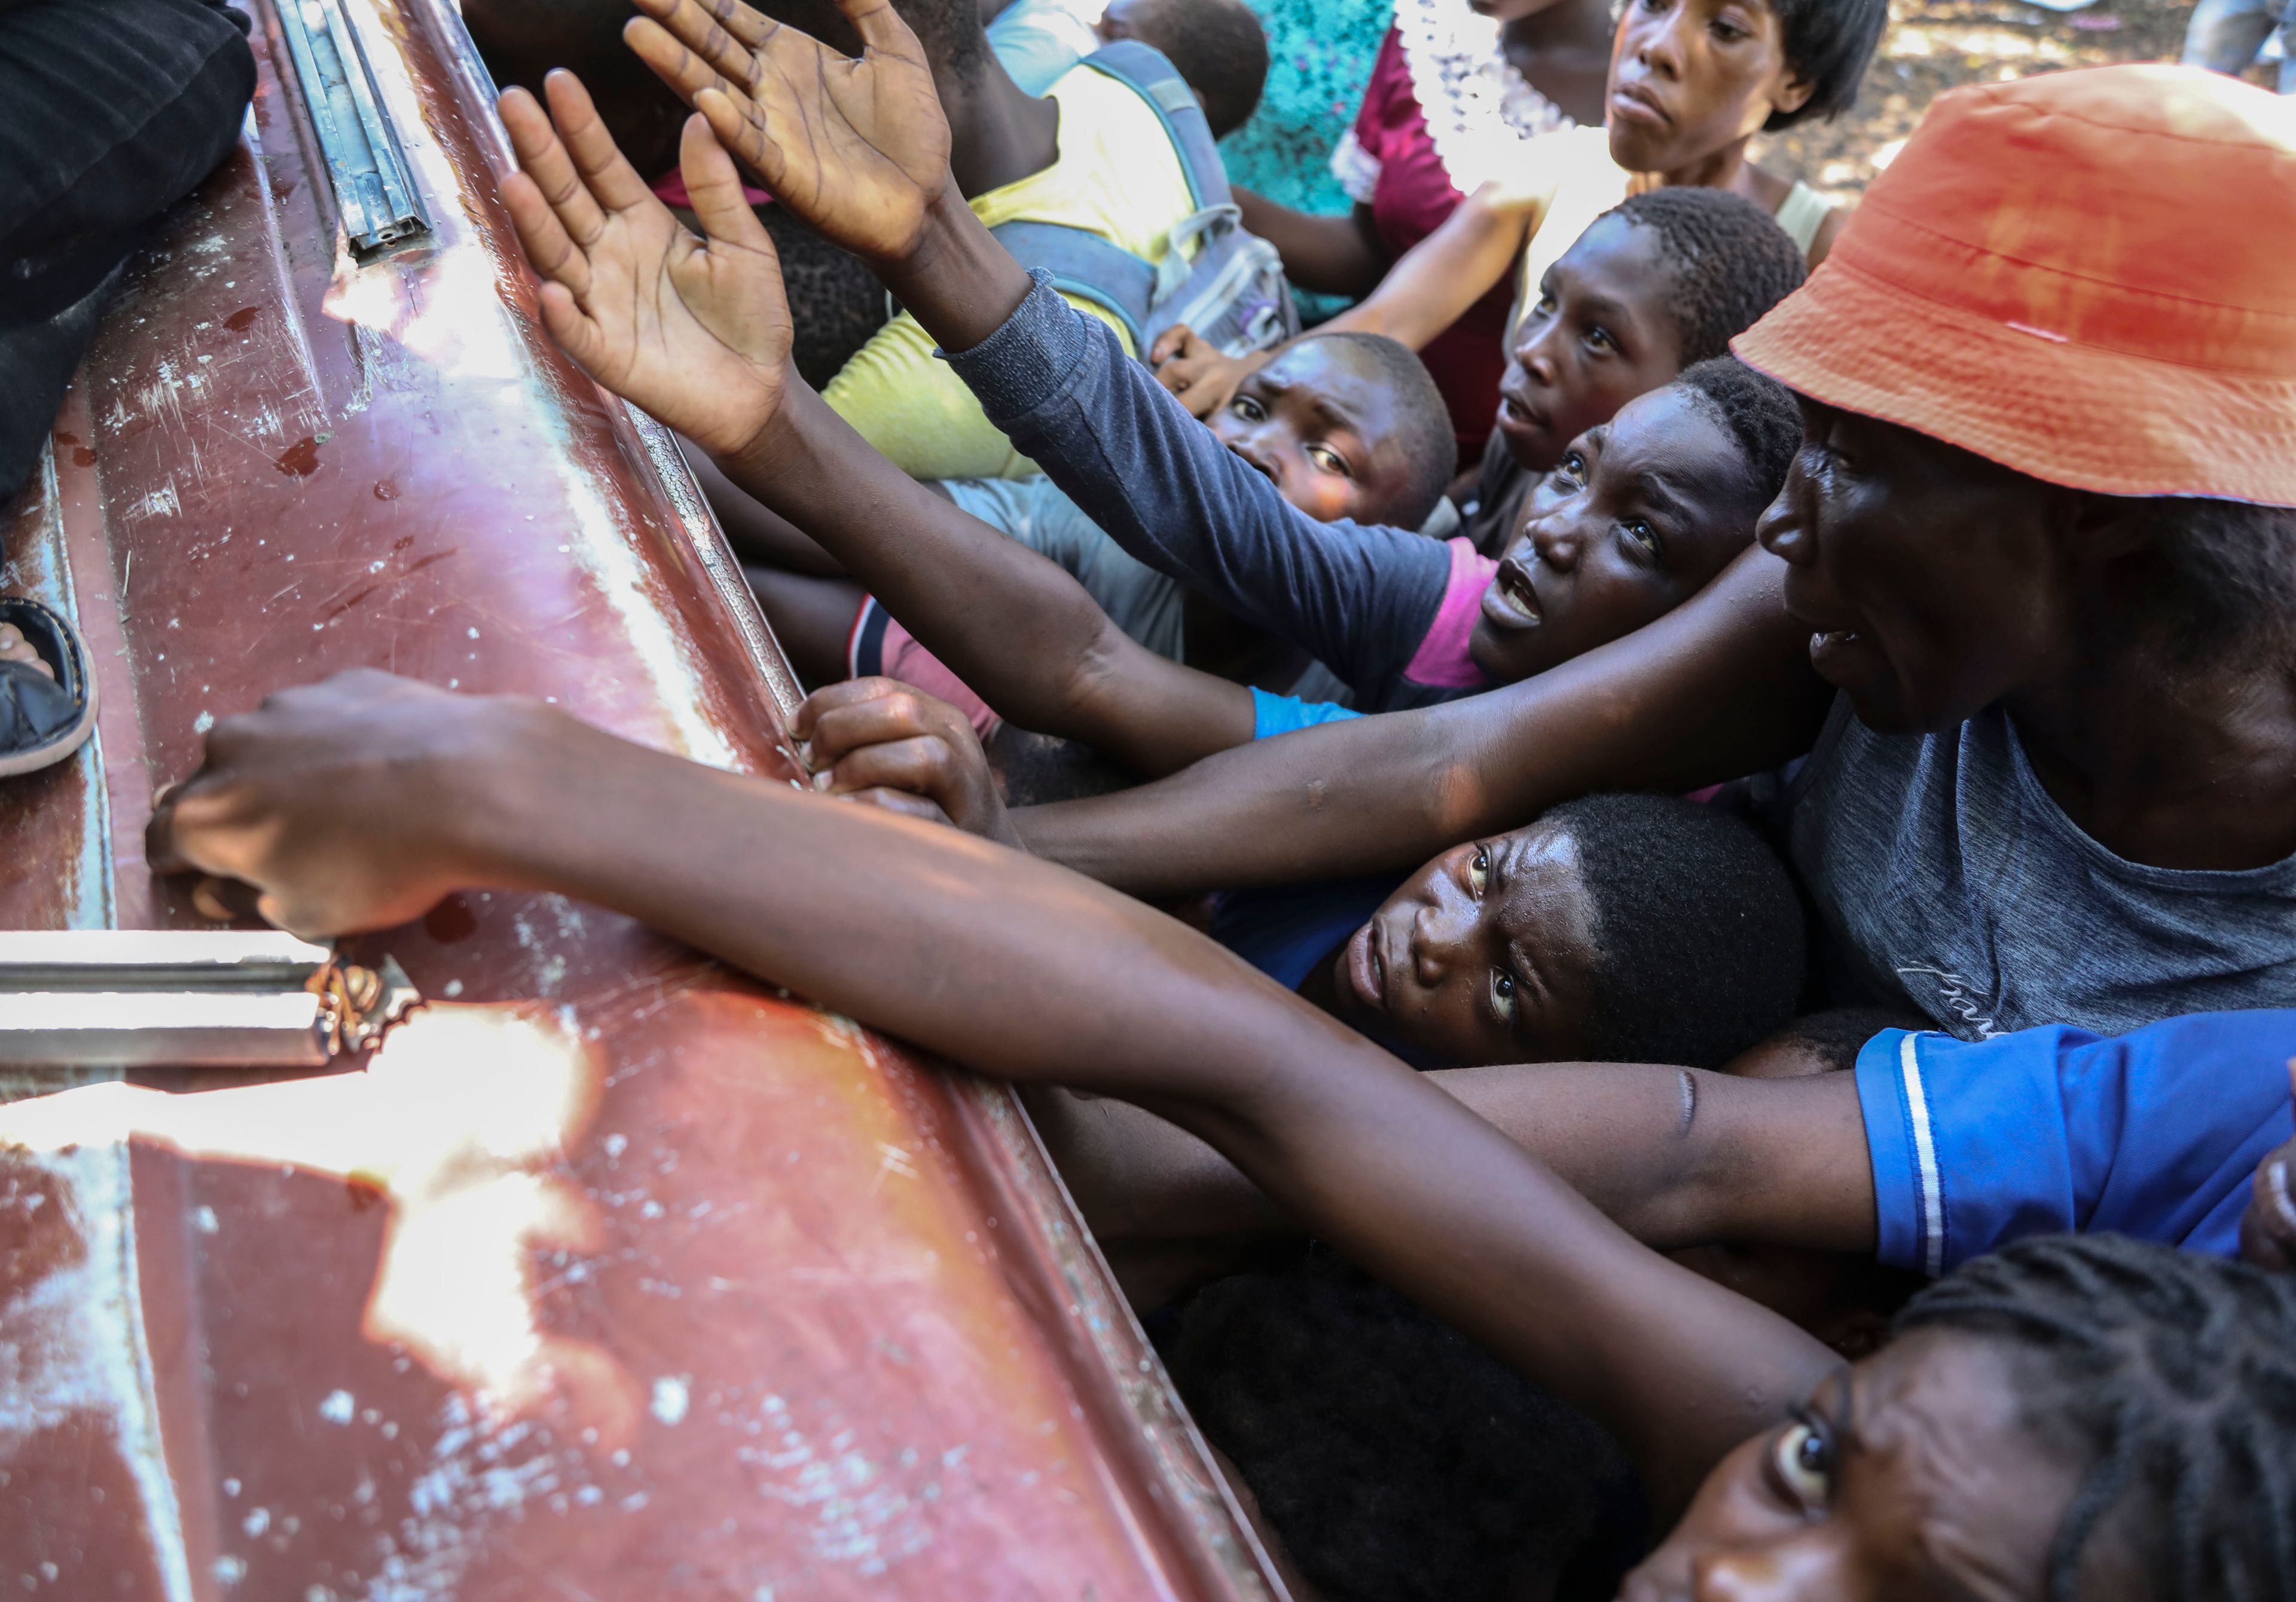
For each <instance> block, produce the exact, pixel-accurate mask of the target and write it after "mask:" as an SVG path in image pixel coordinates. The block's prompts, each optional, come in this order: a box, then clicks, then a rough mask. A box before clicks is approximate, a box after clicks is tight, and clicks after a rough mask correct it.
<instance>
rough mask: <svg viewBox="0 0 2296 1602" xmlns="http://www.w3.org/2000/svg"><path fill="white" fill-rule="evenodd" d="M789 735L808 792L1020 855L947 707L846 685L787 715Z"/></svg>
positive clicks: (979, 759) (967, 732) (890, 685)
mask: <svg viewBox="0 0 2296 1602" xmlns="http://www.w3.org/2000/svg"><path fill="white" fill-rule="evenodd" d="M796 732H797V735H798V738H799V739H800V740H808V741H809V742H810V748H811V752H812V760H813V767H814V778H813V782H814V788H815V789H819V790H823V791H824V792H826V793H827V794H830V795H832V796H843V797H847V798H849V799H850V800H855V801H865V802H868V803H870V804H871V805H876V806H881V807H884V808H885V809H886V810H887V811H889V812H897V813H905V814H906V815H907V816H909V817H913V818H924V819H928V820H930V821H933V822H936V823H952V824H954V825H955V826H956V827H957V828H959V829H962V830H964V831H965V832H966V833H968V834H977V835H980V836H982V837H983V838H988V839H991V840H995V841H996V842H998V843H999V844H1000V845H1005V846H1013V847H1014V848H1015V849H1017V850H1026V849H1027V847H1026V846H1023V845H1022V844H1021V838H1020V836H1019V835H1018V834H1017V833H1015V832H1014V830H1013V824H1012V820H1011V819H1010V817H1009V816H1008V815H1007V814H1006V813H1005V801H1004V797H1001V796H999V795H998V794H997V793H996V780H995V779H994V778H993V777H992V776H991V775H990V773H989V772H988V756H987V754H986V753H984V752H983V751H982V750H981V748H980V740H978V739H976V738H975V737H974V735H973V732H972V724H970V723H967V722H965V719H964V714H963V713H962V712H959V711H958V710H957V709H956V708H955V707H952V706H950V705H949V704H948V703H947V702H946V701H942V700H937V699H934V698H933V697H931V696H930V695H927V694H925V693H924V692H923V691H921V690H912V689H910V688H909V687H908V686H907V685H906V684H902V683H898V682H895V681H894V680H891V679H874V678H873V679H849V680H847V681H846V682H844V683H841V684H832V685H829V686H828V687H826V688H825V689H822V690H818V691H815V692H814V693H813V695H812V696H811V697H809V698H808V699H807V701H806V703H805V705H803V706H802V707H799V708H798V709H797V719H796Z"/></svg>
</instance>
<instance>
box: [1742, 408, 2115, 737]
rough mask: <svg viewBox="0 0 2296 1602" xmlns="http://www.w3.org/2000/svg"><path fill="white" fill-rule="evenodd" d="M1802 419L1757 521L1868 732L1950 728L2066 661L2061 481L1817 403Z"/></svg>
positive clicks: (2067, 593) (1799, 614)
mask: <svg viewBox="0 0 2296 1602" xmlns="http://www.w3.org/2000/svg"><path fill="white" fill-rule="evenodd" d="M1802 429H1803V445H1802V449H1801V453H1800V455H1798V456H1797V457H1795V459H1794V465H1793V470H1792V472H1790V473H1789V474H1787V476H1786V483H1785V487H1784V490H1782V491H1781V492H1780V493H1779V495H1778V498H1777V499H1776V500H1775V502H1773V503H1771V505H1770V508H1769V510H1768V511H1766V512H1764V513H1763V514H1762V518H1761V522H1760V524H1759V527H1758V529H1757V531H1756V532H1757V534H1758V536H1759V538H1760V540H1761V542H1762V544H1763V545H1764V546H1766V547H1767V548H1768V549H1769V550H1770V551H1772V552H1775V554H1777V555H1778V556H1781V557H1783V558H1784V559H1785V561H1786V563H1787V570H1786V584H1785V593H1786V610H1787V611H1788V612H1789V613H1791V614H1792V617H1794V618H1795V620H1796V621H1798V622H1800V623H1802V624H1806V625H1808V628H1809V630H1810V642H1809V659H1810V665H1811V666H1813V667H1815V668H1816V670H1817V672H1818V674H1819V676H1821V677H1823V678H1824V679H1825V681H1826V682H1828V683H1830V684H1833V685H1835V686H1837V687H1838V688H1840V689H1841V690H1843V691H1848V693H1849V699H1850V701H1851V702H1852V703H1853V704H1854V705H1855V706H1856V707H1857V715H1858V717H1859V718H1860V719H1861V720H1863V721H1864V722H1865V723H1866V725H1867V726H1868V727H1869V728H1873V729H1876V730H1879V731H1881V732H1884V733H1923V732H1936V731H1939V730H1942V729H1949V728H1951V727H1953V726H1954V725H1955V724H1956V723H1960V722H1962V721H1963V720H1964V719H1966V718H1968V717H1971V716H1972V715H1975V714H1976V713H1978V712H1979V711H1980V710H1982V709H1983V708H1984V707H1988V706H1989V705H1991V704H1992V703H1993V702H1995V701H1997V700H1999V699H2001V698H2002V697H2003V696H2005V695H2007V694H2009V693H2010V692H2012V691H2015V690H2017V689H2019V688H2020V687H2021V686H2024V685H2028V684H2032V683H2035V682H2041V681H2042V680H2044V679H2046V678H2048V677H2050V676H2052V675H2054V674H2057V673H2060V672H2062V670H2063V668H2064V667H2065V666H2067V665H2068V664H2069V663H2070V662H2071V659H2072V657H2073V650H2074V646H2073V642H2074V641H2075V639H2076V637H2077V634H2078V622H2079V619H2078V617H2077V616H2076V614H2077V613H2078V611H2079V589H2078V586H2077V584H2076V583H2075V579H2074V575H2073V572H2072V567H2073V564H2072V561H2071V551H2070V547H2069V544H2068V542H2067V541H2066V539H2065V538H2064V536H2063V534H2062V528H2063V527H2064V524H2063V519H2062V518H2061V517H2059V516H2057V515H2054V514H2055V513H2056V512H2057V511H2060V510H2061V507H2060V504H2059V503H2060V501H2061V498H2062V495H2063V494H2064V493H2065V492H2062V491H2059V490H2056V489H2055V488H2054V486H2049V485H2046V484H2043V483H2041V482H2039V481H2038V479H2033V478H2027V477H2025V476H2024V475H2023V474H2021V473H2018V472H2014V471H2013V470H2010V469H2008V468H2005V467H2002V466H1999V465H1997V463H1994V462H1988V461H1986V460H1984V459H1983V458H1982V457H1980V456H1977V455H1974V454H1972V453H1970V452H1967V451H1964V450H1960V449H1957V448H1956V447H1955V446H1953V445H1946V444H1944V443H1943V442H1941V441H1939V440H1935V439H1931V438H1930V437H1928V436H1927V435H1924V434H1918V433H1915V431H1914V430H1913V429H1905V428H1899V427H1898V426H1897V425H1896V424H1894V423H1886V422H1882V421H1877V420H1875V419H1873V418H1870V417H1861V416H1858V415H1857V414H1856V413H1849V412H1841V411H1836V410H1834V409H1833V407H1830V406H1822V405H1817V404H1816V402H1814V401H1808V400H1805V401H1804V402H1803V404H1802Z"/></svg>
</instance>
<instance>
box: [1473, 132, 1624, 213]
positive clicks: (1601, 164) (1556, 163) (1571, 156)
mask: <svg viewBox="0 0 2296 1602" xmlns="http://www.w3.org/2000/svg"><path fill="white" fill-rule="evenodd" d="M1627 178H1628V175H1627V172H1626V169H1625V168H1621V167H1620V166H1619V164H1618V163H1617V162H1615V161H1613V160H1611V137H1610V135H1609V134H1608V133H1606V132H1605V131H1604V130H1603V127H1601V126H1600V125H1599V124H1597V125H1593V126H1588V127H1568V128H1555V129H1553V130H1551V131H1549V132H1547V133H1544V134H1539V135H1535V136H1533V137H1531V138H1529V139H1526V140H1524V141H1523V142H1522V148H1521V153H1520V154H1519V155H1517V156H1516V157H1514V158H1513V159H1512V160H1510V161H1509V163H1508V166H1507V172H1506V176H1504V177H1500V178H1494V179H1492V180H1491V181H1490V182H1489V183H1488V184H1483V185H1482V186H1481V187H1480V188H1479V189H1478V190H1476V191H1475V192H1474V195H1473V197H1472V200H1473V201H1474V203H1475V204H1477V205H1479V206H1482V207H1486V208H1488V209H1490V210H1492V211H1495V212H1500V213H1519V212H1526V211H1537V210H1539V209H1541V208H1544V207H1546V205H1547V204H1549V203H1550V202H1551V201H1552V200H1554V197H1555V195H1556V194H1557V193H1558V192H1560V191H1562V189H1563V188H1564V187H1566V186H1568V185H1572V184H1588V183H1593V184H1600V185H1603V186H1605V187H1610V186H1617V187H1619V188H1620V192H1621V193H1623V192H1624V185H1625V184H1626V182H1627Z"/></svg>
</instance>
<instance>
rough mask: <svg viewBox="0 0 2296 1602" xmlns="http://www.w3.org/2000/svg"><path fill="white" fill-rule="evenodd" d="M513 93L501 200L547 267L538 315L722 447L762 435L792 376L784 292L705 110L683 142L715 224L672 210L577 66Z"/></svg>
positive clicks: (605, 370) (618, 384)
mask: <svg viewBox="0 0 2296 1602" xmlns="http://www.w3.org/2000/svg"><path fill="white" fill-rule="evenodd" d="M544 92H545V94H548V96H549V97H550V110H549V111H548V112H547V113H546V114H545V111H544V110H543V108H542V106H541V105H540V104H539V103H538V102H537V101H536V100H535V98H534V97H533V96H532V95H531V94H528V93H527V92H526V91H525V90H523V89H512V90H509V91H507V92H505V93H504V95H503V97H502V101H501V107H502V119H503V124H504V127H507V128H508V129H509V130H510V137H511V144H512V148H514V149H515V150H516V151H517V152H518V164H519V169H520V170H518V171H517V172H514V173H512V174H511V175H510V176H508V177H506V178H504V180H503V185H502V194H503V201H504V205H505V206H507V207H508V208H509V210H510V215H511V221H512V224H514V225H516V227H517V229H518V237H519V243H520V244H521V245H522V246H523V247H524V248H525V250H526V255H527V259H528V260H529V261H531V262H532V263H533V264H534V268H535V271H536V272H537V273H538V274H541V275H542V279H543V284H542V321H543V324H544V326H545V327H546V328H548V329H549V330H550V332H551V335H552V337H553V338H554V339H557V341H558V342H559V344H561V345H562V346H563V347H565V348H566V353H567V354H568V355H569V356H572V357H573V358H574V359H575V361H577V362H578V363H579V364H581V367H582V370H583V371H584V372H586V373H588V374H589V375H590V376H591V377H592V378H594V379H595V380H598V382H599V383H601V384H603V385H604V386H605V387H606V388H609V389H611V390H612V391H613V392H614V393H615V394H617V395H619V396H622V398H624V399H625V400H627V401H629V402H630V403H631V404H632V405H635V406H638V407H640V408H642V409H643V410H644V411H646V412H648V413H652V415H653V416H654V417H655V418H657V419H659V420H660V421H662V422H663V423H666V424H668V426H669V427H671V428H673V429H676V430H677V431H678V432H679V433H681V434H684V435H685V436H687V437H689V438H691V439H693V440H694V441H695V442H697V443H698V444H700V445H701V446H702V447H703V448H704V449H706V450H709V451H710V452H712V453H714V454H720V455H725V454H734V453H737V452H739V451H741V450H742V448H744V447H745V446H747V445H749V444H750V442H751V441H753V440H754V439H755V438H756V437H757V436H758V433H759V432H760V431H762V430H763V429H764V428H765V427H766V425H767V423H769V422H770V421H773V418H774V416H775V413H777V412H778V411H779V410H780V407H781V402H782V395H783V390H784V388H786V386H787V383H788V372H789V368H788V363H789V352H790V342H791V332H790V315H789V303H788V300H787V298H785V296H784V295H783V290H782V277H781V262H780V258H779V257H777V256H776V255H775V251H774V245H773V241H772V240H771V239H770V238H769V237H768V236H767V233H766V230H765V225H763V224H761V223H759V222H758V218H757V214H756V213H754V212H752V211H751V210H750V208H749V205H748V203H747V202H746V201H745V200H743V199H742V181H741V176H740V175H739V174H738V173H737V172H736V171H735V170H734V163H733V161H732V159H730V158H728V157H727V156H726V152H725V151H724V150H722V149H721V148H719V146H718V143H717V140H716V139H714V138H713V137H711V135H710V133H709V128H708V127H704V126H703V125H702V123H701V120H700V119H693V120H692V121H689V122H688V123H687V124H686V127H685V143H684V146H683V148H682V149H681V151H680V152H679V157H680V159H679V166H680V167H681V168H682V169H683V170H684V172H685V187H686V191H687V192H688V193H689V194H691V195H692V196H693V209H694V214H695V216H696V217H699V218H700V219H701V226H702V228H703V229H704V230H705V231H706V232H707V234H708V237H707V239H696V238H695V237H694V236H693V233H691V232H689V231H688V230H687V229H686V228H685V226H684V225H682V224H680V223H679V222H678V220H677V219H676V217H672V216H671V215H670V212H669V208H668V207H667V206H664V205H663V204H662V203H661V201H660V200H659V199H658V198H656V196H655V195H654V193H653V192H652V190H651V189H649V188H648V187H647V186H646V183H645V180H644V178H642V177H640V176H639V175H638V172H637V169H636V168H633V167H632V166H631V165H630V164H629V162H628V161H627V159H624V157H623V155H622V153H621V151H619V149H617V148H616V147H615V144H614V140H613V135H611V134H610V133H608V132H607V131H606V125H605V124H604V123H603V121H601V120H600V119H599V117H598V113H597V110H596V109H595V108H594V107H593V106H592V105H591V103H590V96H589V94H588V92H587V91H586V90H585V89H584V88H583V87H582V86H581V84H580V83H579V82H578V80H577V79H576V78H575V77H574V75H573V74H571V73H570V72H565V71H558V72H553V73H552V74H551V75H550V77H549V79H548V80H547V82H546V83H545V86H544Z"/></svg>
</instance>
